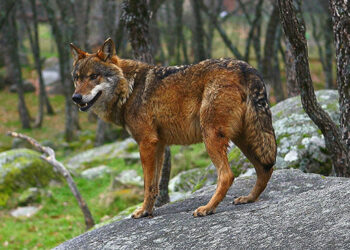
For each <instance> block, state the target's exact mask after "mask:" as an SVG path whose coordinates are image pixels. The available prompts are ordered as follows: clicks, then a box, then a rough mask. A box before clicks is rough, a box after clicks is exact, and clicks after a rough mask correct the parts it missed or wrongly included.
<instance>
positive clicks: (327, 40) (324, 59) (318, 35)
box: [309, 1, 333, 89]
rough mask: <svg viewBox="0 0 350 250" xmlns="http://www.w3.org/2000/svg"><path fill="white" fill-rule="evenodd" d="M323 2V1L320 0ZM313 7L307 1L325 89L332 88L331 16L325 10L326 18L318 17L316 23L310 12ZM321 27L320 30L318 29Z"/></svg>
mask: <svg viewBox="0 0 350 250" xmlns="http://www.w3.org/2000/svg"><path fill="white" fill-rule="evenodd" d="M321 2H325V1H321ZM312 9H313V7H312V6H310V2H309V10H310V20H311V25H312V36H313V38H314V40H315V43H316V46H317V50H318V55H319V58H320V62H321V65H322V68H323V72H324V75H325V79H326V84H325V87H326V88H327V89H331V88H333V87H332V86H333V76H332V71H333V70H332V61H333V53H332V18H331V17H330V13H329V11H327V10H326V14H327V18H326V20H323V18H322V19H319V22H318V23H317V21H316V18H315V17H314V15H315V14H314V13H312ZM319 29H321V31H319ZM322 38H324V46H322V44H321V41H322Z"/></svg>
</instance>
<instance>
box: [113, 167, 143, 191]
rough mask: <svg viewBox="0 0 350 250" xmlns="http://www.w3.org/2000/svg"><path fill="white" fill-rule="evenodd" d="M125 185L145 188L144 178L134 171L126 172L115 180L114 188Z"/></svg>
mask: <svg viewBox="0 0 350 250" xmlns="http://www.w3.org/2000/svg"><path fill="white" fill-rule="evenodd" d="M123 185H132V186H139V187H143V178H142V177H141V176H139V175H138V174H137V172H136V170H134V169H128V170H124V171H123V172H121V173H120V174H118V175H117V176H116V177H115V178H114V180H113V183H112V186H113V188H117V187H119V186H123Z"/></svg>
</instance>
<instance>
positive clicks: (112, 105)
mask: <svg viewBox="0 0 350 250" xmlns="http://www.w3.org/2000/svg"><path fill="white" fill-rule="evenodd" d="M71 51H72V54H73V57H74V58H73V70H72V77H73V81H74V85H75V92H74V94H73V96H72V99H73V101H74V102H75V103H76V104H77V105H78V106H79V109H80V110H81V111H88V110H91V111H92V112H94V113H96V114H97V115H98V116H99V117H100V118H101V119H103V120H104V121H107V122H111V123H114V124H116V125H120V126H122V127H124V128H125V129H126V130H127V131H128V133H129V134H130V135H131V136H132V137H133V138H134V139H135V140H136V142H137V143H138V146H139V151H140V157H141V163H142V168H143V173H144V202H143V205H142V207H140V208H139V209H137V210H136V211H135V212H134V213H133V214H132V217H133V218H141V217H145V216H152V213H153V209H154V203H155V199H156V197H157V195H158V190H159V187H158V185H159V179H160V175H161V169H162V165H163V164H162V162H163V155H164V149H165V147H166V146H167V145H173V144H178V145H189V144H194V143H199V142H204V144H205V147H206V151H207V152H208V155H209V157H210V159H211V160H212V162H213V164H214V165H215V167H216V169H217V174H218V181H217V188H216V191H215V193H214V195H213V196H212V197H211V199H210V201H209V202H208V204H206V205H204V206H201V207H198V208H197V209H196V210H195V211H194V212H193V215H194V216H195V217H197V216H206V215H209V214H212V213H214V212H215V209H216V208H217V206H218V205H219V203H220V202H221V201H222V200H223V198H224V197H225V195H226V193H227V191H228V189H229V188H230V186H231V185H232V182H233V179H234V175H233V173H232V171H231V168H230V166H229V163H228V158H227V149H228V145H229V142H230V141H232V142H233V143H234V144H235V145H236V146H237V147H239V148H240V150H241V151H242V152H243V154H244V155H245V156H246V157H247V158H248V159H249V161H250V162H251V163H252V164H253V165H254V167H255V170H256V174H257V180H256V183H255V186H254V187H253V189H252V190H251V192H250V193H249V194H248V195H247V196H241V197H238V198H236V199H235V200H234V204H244V203H249V202H254V201H256V200H257V199H258V197H259V195H260V194H261V193H262V192H263V191H264V189H265V187H266V185H267V183H268V181H269V179H270V177H271V175H272V172H273V166H274V164H275V160H276V148H277V146H276V138H275V133H274V129H273V127H272V119H271V112H270V108H269V103H268V99H267V95H266V88H265V84H264V82H263V79H262V77H261V76H260V74H259V73H258V71H257V70H255V69H254V68H253V67H251V66H250V65H249V64H248V63H246V62H244V61H240V60H234V59H230V58H224V59H208V60H205V61H202V62H200V63H197V64H193V65H183V66H171V67H161V66H154V65H150V64H147V63H143V62H140V61H136V60H128V59H121V58H120V57H118V56H117V55H116V53H115V46H114V43H113V41H112V40H111V39H110V38H109V39H107V40H106V41H105V42H104V44H103V45H102V46H101V48H100V49H99V50H98V51H97V52H96V53H87V52H85V51H83V50H81V49H79V48H78V47H76V46H75V45H73V44H71Z"/></svg>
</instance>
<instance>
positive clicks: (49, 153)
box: [7, 131, 95, 229]
mask: <svg viewBox="0 0 350 250" xmlns="http://www.w3.org/2000/svg"><path fill="white" fill-rule="evenodd" d="M7 135H8V136H12V137H15V138H20V139H23V140H26V141H28V142H29V143H30V144H31V145H33V146H34V147H35V148H36V149H37V150H38V151H40V152H41V153H44V154H45V155H42V156H41V158H42V159H43V160H45V161H46V162H48V163H49V164H50V165H52V166H53V167H54V169H55V170H57V171H58V172H59V173H60V174H61V175H63V177H64V178H65V179H66V181H67V183H68V186H69V188H70V190H71V192H72V193H73V195H74V197H75V199H76V200H77V201H78V204H79V207H80V209H81V211H82V212H83V214H84V219H85V225H86V229H90V228H92V227H93V226H94V225H95V222H94V219H93V218H92V215H91V212H90V210H89V208H88V206H87V204H86V202H85V201H84V199H83V198H82V196H81V194H80V192H79V190H78V188H77V186H76V184H75V182H74V180H73V178H72V176H71V174H70V173H69V171H68V170H67V169H66V168H65V167H64V166H63V164H62V163H60V162H59V161H57V160H56V158H55V151H54V150H53V149H52V148H50V147H44V146H42V145H41V144H40V143H39V142H37V141H36V140H35V139H33V138H31V137H29V136H26V135H23V134H21V133H16V132H10V131H9V132H7Z"/></svg>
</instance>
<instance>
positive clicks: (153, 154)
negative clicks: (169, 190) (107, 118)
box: [132, 138, 164, 219]
mask: <svg viewBox="0 0 350 250" xmlns="http://www.w3.org/2000/svg"><path fill="white" fill-rule="evenodd" d="M139 148H140V156H141V163H142V168H143V175H144V182H145V184H144V200H143V204H142V207H141V208H139V209H136V210H135V212H134V213H133V214H132V218H135V219H138V218H141V217H146V216H151V215H152V213H153V207H154V202H155V199H156V197H157V195H158V183H159V177H160V170H161V169H159V167H158V165H159V164H157V155H159V154H160V151H162V148H163V151H164V147H160V145H159V143H158V139H156V138H153V139H150V140H143V141H142V142H140V143H139Z"/></svg>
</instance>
